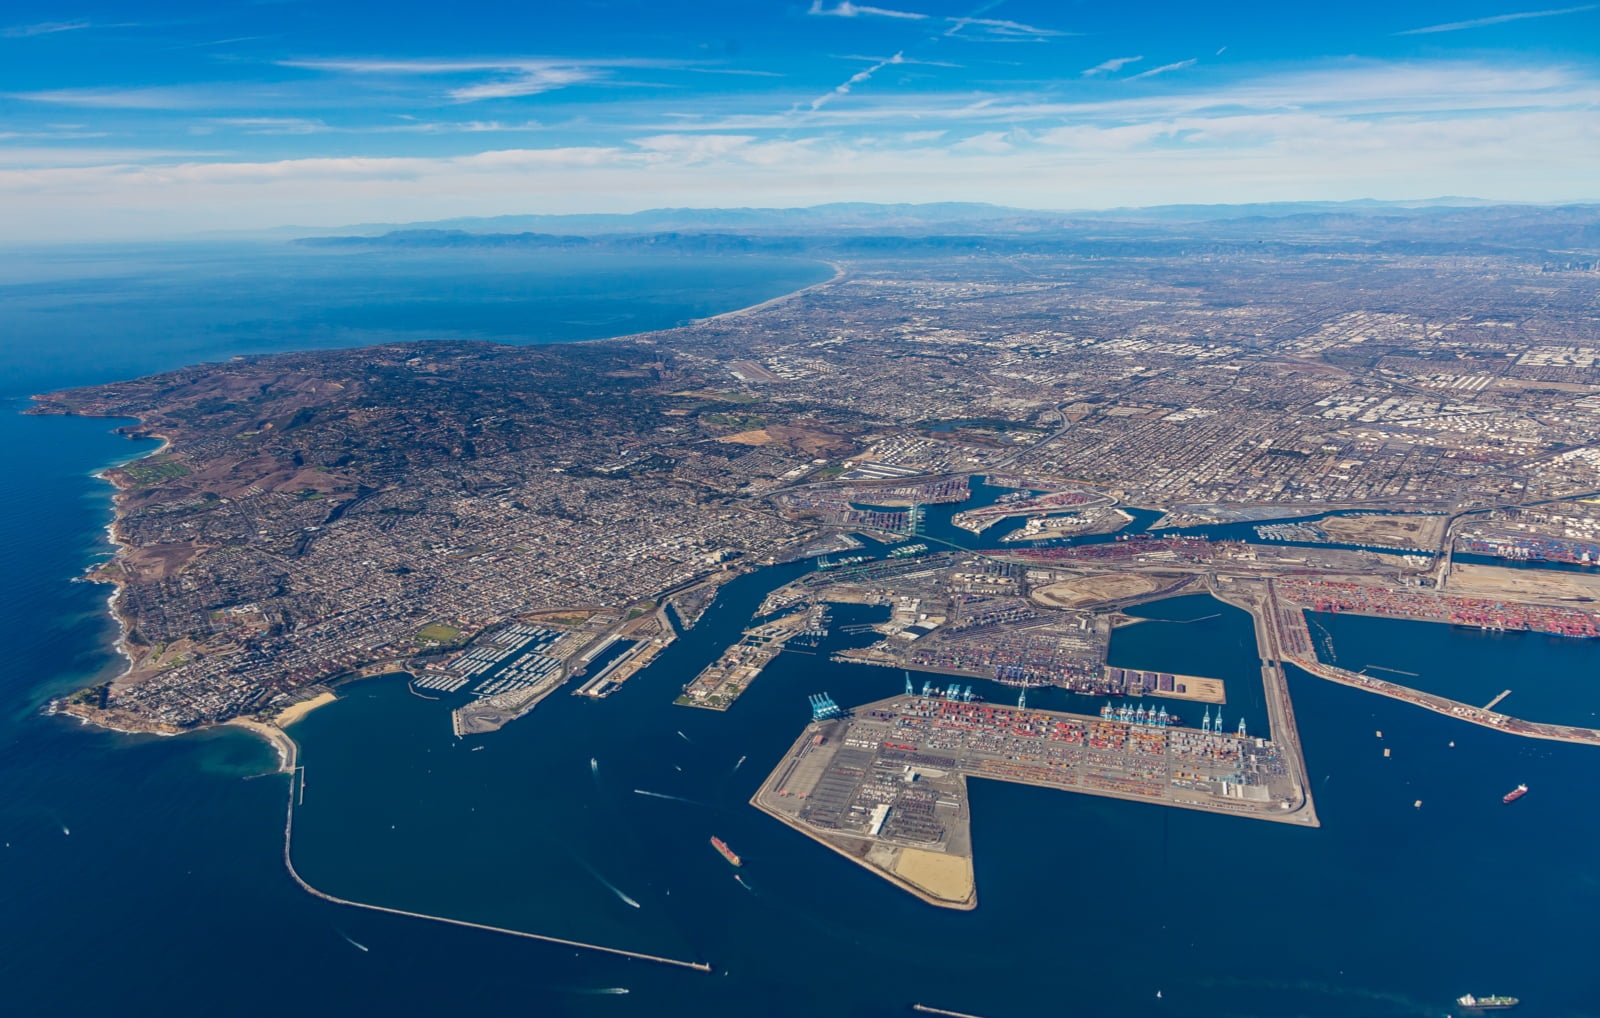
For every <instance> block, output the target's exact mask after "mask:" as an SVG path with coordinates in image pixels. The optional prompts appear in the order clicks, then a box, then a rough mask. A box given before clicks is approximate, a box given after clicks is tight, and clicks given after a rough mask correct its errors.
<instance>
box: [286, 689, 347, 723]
mask: <svg viewBox="0 0 1600 1018" xmlns="http://www.w3.org/2000/svg"><path fill="white" fill-rule="evenodd" d="M337 699H338V697H336V696H334V695H333V694H332V693H318V694H317V695H316V696H313V697H312V698H311V699H309V700H301V701H300V702H299V703H294V704H290V705H289V706H288V707H285V708H284V709H283V710H282V712H280V713H279V714H278V716H277V717H276V718H274V719H273V720H274V721H275V722H276V723H277V725H278V727H279V728H288V727H289V726H290V725H292V724H294V723H295V722H296V721H299V720H300V719H301V718H303V717H305V716H306V715H307V714H310V713H311V712H312V711H314V710H316V709H317V708H318V707H324V706H327V705H328V704H330V703H332V702H333V701H335V700H337Z"/></svg>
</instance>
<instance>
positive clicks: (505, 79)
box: [278, 57, 687, 102]
mask: <svg viewBox="0 0 1600 1018" xmlns="http://www.w3.org/2000/svg"><path fill="white" fill-rule="evenodd" d="M278 64H279V66H281V67H295V68H300V69H303V70H313V71H328V72H333V73H340V74H358V75H387V76H390V77H408V76H436V77H443V76H452V75H454V76H464V75H485V74H492V75H494V77H492V78H490V80H487V81H476V82H472V83H471V84H462V85H457V86H455V87H453V88H449V89H447V90H446V91H445V93H444V94H445V96H446V97H447V98H449V99H451V100H453V101H455V102H477V101H480V100H484V99H515V98H520V97H523V96H530V95H539V94H541V93H544V92H553V91H556V90H557V89H562V88H570V87H571V86H573V85H581V84H585V83H589V82H599V81H603V80H605V79H607V78H608V77H609V76H610V74H611V72H612V71H613V70H616V69H618V68H657V69H660V68H685V69H687V65H684V64H683V63H682V62H679V61H670V60H647V59H633V58H619V59H594V60H589V59H583V60H558V59H548V58H532V57H508V58H506V59H501V60H390V59H311V60H280V61H278Z"/></svg>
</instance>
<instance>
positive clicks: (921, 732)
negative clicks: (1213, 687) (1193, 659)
mask: <svg viewBox="0 0 1600 1018" xmlns="http://www.w3.org/2000/svg"><path fill="white" fill-rule="evenodd" d="M956 688H957V687H954V686H952V687H951V689H952V690H954V689H956ZM947 692H948V691H947ZM812 707H813V711H814V720H813V721H812V722H811V723H810V724H809V725H808V726H807V727H806V728H805V730H804V731H803V732H802V733H801V735H800V737H799V738H798V739H797V740H796V741H795V743H794V745H793V746H792V747H790V749H789V751H788V753H786V754H785V755H784V757H783V759H781V760H780V761H779V762H778V765H777V767H776V768H775V769H774V770H773V771H772V773H771V774H770V775H769V776H768V777H767V780H766V781H765V782H764V783H763V784H762V786H761V788H760V789H759V790H758V791H757V792H756V795H755V797H754V798H753V799H752V800H751V802H752V804H753V805H755V806H756V807H757V808H758V809H760V810H762V811H763V812H765V813H768V814H770V815H771V816H773V817H775V818H777V819H778V820H780V821H782V822H783V823H785V824H788V825H789V826H791V827H793V828H795V829H796V830H799V831H800V832H802V833H804V834H806V835H807V836H809V837H811V838H813V839H815V840H817V841H819V842H821V843H822V844H824V845H826V846H828V847H829V848H832V849H833V850H835V851H837V852H839V853H840V854H841V855H844V856H845V857H846V858H849V859H851V860H853V861H855V862H857V863H859V864H860V865H863V866H865V867H867V868H868V869H870V870H872V871H873V872H875V873H877V874H879V875H880V876H882V877H884V878H886V879H888V880H889V881H891V882H893V883H894V884H896V885H897V886H899V887H901V888H902V889H904V890H906V891H909V892H910V893H912V894H914V895H916V896H917V897H919V898H921V899H922V900H924V901H927V902H929V903H931V904H934V905H938V906H941V907H945V908H956V909H971V908H975V907H976V906H977V887H976V883H975V880H974V877H973V867H972V839H971V832H970V816H971V814H970V811H969V809H968V797H967V779H968V778H969V777H978V778H993V779H995V780H998V781H1014V782H1019V783H1022V784H1029V785H1038V786H1042V787H1046V788H1057V789H1063V790H1066V791H1072V792H1082V793H1085V794H1089V795H1104V796H1111V797H1114V798H1122V799H1132V800H1136V801H1140V802H1152V803H1159V804H1162V805H1166V806H1178V807H1182V808H1186V809H1197V810H1208V811H1211V812H1215V813H1227V814H1231V815H1235V816H1241V817H1254V818H1257V819H1262V820H1277V821H1283V822H1288V823H1295V824H1300V825H1303V826H1308V827H1314V826H1318V824H1317V819H1316V814H1315V811H1314V810H1313V808H1312V804H1311V798H1310V795H1309V792H1308V791H1307V789H1306V788H1305V787H1304V783H1303V781H1302V780H1301V779H1300V778H1299V777H1298V775H1299V774H1300V773H1301V771H1302V768H1301V766H1300V762H1299V761H1298V760H1293V761H1289V760H1287V759H1286V758H1285V756H1284V754H1283V752H1282V751H1281V750H1280V747H1279V746H1278V745H1277V744H1276V743H1274V742H1272V741H1270V740H1267V739H1262V738H1258V737H1256V736H1252V735H1250V734H1248V733H1247V732H1246V731H1245V728H1244V725H1243V723H1242V722H1241V723H1240V724H1238V725H1237V726H1234V727H1225V722H1224V720H1223V718H1222V716H1221V714H1220V712H1218V718H1217V720H1216V721H1215V722H1213V721H1212V719H1211V714H1210V712H1209V711H1208V712H1207V714H1206V720H1205V723H1204V727H1203V728H1194V727H1180V726H1176V725H1173V724H1171V723H1170V722H1165V723H1164V721H1163V718H1162V714H1161V712H1157V711H1149V712H1139V716H1127V714H1126V712H1124V711H1118V710H1115V709H1108V710H1102V713H1101V716H1099V717H1092V716H1088V715H1081V714H1067V713H1062V712H1057V711H1043V710H1030V709H1027V708H1026V707H1009V706H1002V705H996V704H992V703H978V702H972V701H970V700H967V699H965V698H963V696H961V695H960V694H956V695H938V694H937V693H935V694H934V695H921V694H918V693H916V692H915V691H912V690H911V689H910V688H909V681H908V689H907V692H906V694H905V695H902V696H895V697H891V698H889V699H887V700H879V701H876V702H873V703H868V704H864V705H862V706H860V707H857V708H856V709H855V710H854V711H851V712H848V713H845V712H842V711H840V710H839V708H838V706H837V705H836V704H834V703H833V701H832V700H831V699H830V698H827V697H822V698H816V697H814V698H813V699H812ZM1296 752H1298V751H1297V750H1296Z"/></svg>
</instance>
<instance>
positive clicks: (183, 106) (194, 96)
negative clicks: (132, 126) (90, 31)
mask: <svg viewBox="0 0 1600 1018" xmlns="http://www.w3.org/2000/svg"><path fill="white" fill-rule="evenodd" d="M228 94H229V93H228V92H225V91H223V90H221V89H217V90H212V89H207V88H205V87H204V86H175V87H151V88H57V89H46V90H43V91H38V92H7V93H5V97H6V98H7V99H21V100H23V101H25V102H36V103H52V104H55V105H58V106H81V107H91V108H98V109H107V110H193V109H205V108H207V107H217V106H227V105H232V102H231V101H230V100H228V99H227V98H226V96H227V95H228Z"/></svg>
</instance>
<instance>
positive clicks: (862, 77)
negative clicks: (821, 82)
mask: <svg viewBox="0 0 1600 1018" xmlns="http://www.w3.org/2000/svg"><path fill="white" fill-rule="evenodd" d="M904 62H905V57H904V55H902V54H900V53H896V54H895V55H894V56H892V57H889V58H888V59H886V60H880V61H878V62H877V63H875V64H873V65H872V66H871V67H867V68H864V69H862V70H859V71H857V72H856V73H854V74H852V75H850V77H848V78H846V79H845V80H844V81H843V82H842V83H840V84H838V85H835V86H834V88H833V91H831V92H824V93H823V94H822V95H819V96H817V97H816V98H815V99H813V100H811V110H812V112H813V113H814V112H816V111H817V110H820V109H821V108H822V107H823V105H824V104H826V103H827V102H828V101H830V100H832V99H836V98H838V97H839V96H841V95H848V94H849V93H850V90H851V89H852V88H854V87H855V86H857V85H859V84H861V83H862V82H864V81H866V80H867V79H868V78H870V77H872V76H873V75H874V74H877V73H878V72H879V71H881V70H883V69H884V68H885V67H888V66H889V65H891V64H900V63H904Z"/></svg>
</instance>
